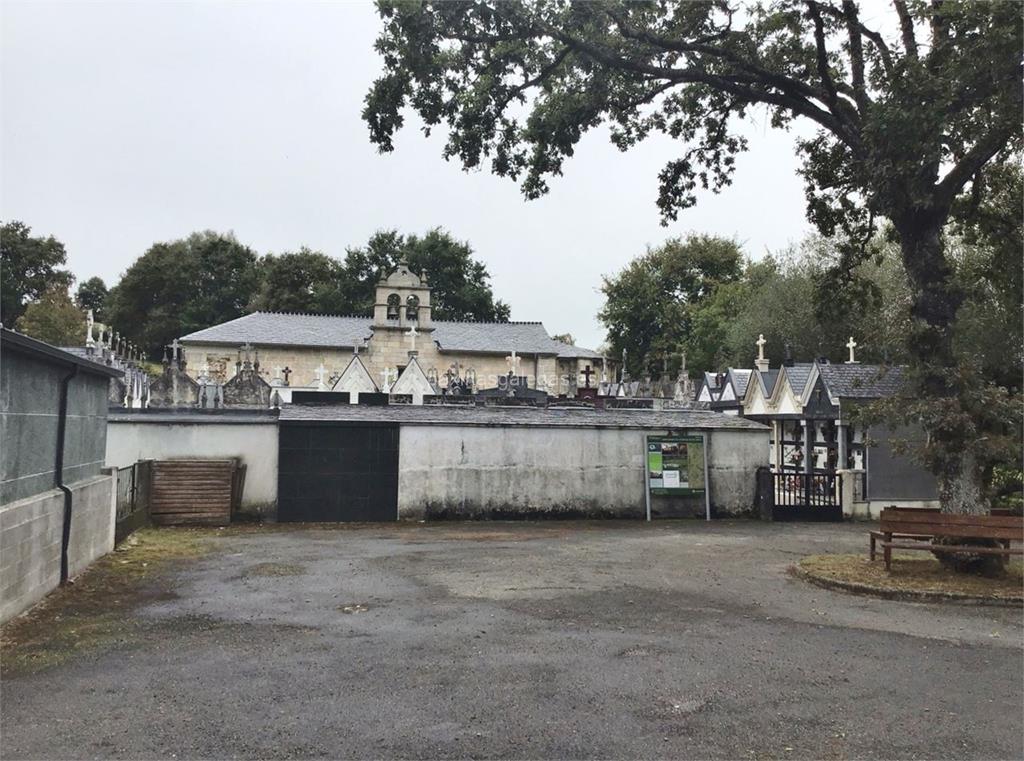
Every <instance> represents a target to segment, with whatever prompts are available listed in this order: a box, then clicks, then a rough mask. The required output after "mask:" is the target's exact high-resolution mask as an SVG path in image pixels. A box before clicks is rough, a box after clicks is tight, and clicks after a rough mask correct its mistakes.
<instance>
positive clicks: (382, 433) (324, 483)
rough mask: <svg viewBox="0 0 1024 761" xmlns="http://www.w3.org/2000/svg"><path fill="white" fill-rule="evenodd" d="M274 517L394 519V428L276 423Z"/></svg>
mask: <svg viewBox="0 0 1024 761" xmlns="http://www.w3.org/2000/svg"><path fill="white" fill-rule="evenodd" d="M279 430H280V434H279V436H280V440H279V443H280V455H279V460H278V480H277V519H278V520H279V521H281V522H301V521H393V520H397V519H398V426H397V425H395V426H390V425H376V426H350V425H310V424H308V423H286V422H283V421H282V423H281V426H280V429H279Z"/></svg>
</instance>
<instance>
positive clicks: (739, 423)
mask: <svg viewBox="0 0 1024 761" xmlns="http://www.w3.org/2000/svg"><path fill="white" fill-rule="evenodd" d="M280 419H281V421H282V422H285V423H287V422H318V421H319V422H332V421H338V422H342V421H344V422H374V421H375V422H386V423H401V424H404V425H466V426H529V427H540V428H637V429H655V430H667V429H680V428H690V429H729V430H762V429H764V426H763V425H761V424H760V423H756V422H754V421H753V420H748V419H746V418H743V417H739V416H737V415H723V414H721V413H719V412H712V411H709V410H594V409H579V408H573V409H553V408H549V407H490V406H486V407H469V406H462V405H451V406H444V405H433V404H430V405H423V406H418V405H409V404H395V405H388V406H381V407H377V406H370V405H360V404H342V405H338V406H332V407H328V406H308V407H307V406H303V405H300V404H289V405H285V406H284V407H282V408H281V415H280Z"/></svg>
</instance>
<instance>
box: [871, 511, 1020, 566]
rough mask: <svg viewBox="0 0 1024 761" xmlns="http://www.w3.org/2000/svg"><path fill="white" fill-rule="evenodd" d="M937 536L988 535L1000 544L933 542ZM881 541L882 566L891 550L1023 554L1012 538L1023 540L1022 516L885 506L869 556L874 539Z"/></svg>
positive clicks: (888, 562)
mask: <svg viewBox="0 0 1024 761" xmlns="http://www.w3.org/2000/svg"><path fill="white" fill-rule="evenodd" d="M937 536H950V537H969V538H977V539H991V540H993V541H996V542H998V543H999V544H1000V545H1001V546H999V547H976V546H973V545H961V544H940V545H936V544H932V543H931V542H932V539H934V538H935V537H937ZM879 541H880V542H881V545H882V552H883V556H884V558H885V570H887V571H889V570H891V569H892V551H893V550H922V551H925V552H976V553H978V554H982V555H1001V556H1003V557H1006V558H1008V557H1009V556H1010V555H1024V549H1022V548H1021V547H1020V546H1017V547H1016V548H1013V547H1011V546H1010V544H1011V542H1014V541H1016V542H1018V543H1020V542H1021V541H1024V518H1022V517H1021V516H1014V515H1006V514H998V515H947V514H946V513H941V512H939V511H938V510H936V509H934V508H928V509H919V508H897V507H887V508H885V509H884V510H882V515H881V519H880V523H879V528H878V530H877V531H871V532H870V542H871V550H870V552H871V559H872V560H874V559H875V545H876V542H879Z"/></svg>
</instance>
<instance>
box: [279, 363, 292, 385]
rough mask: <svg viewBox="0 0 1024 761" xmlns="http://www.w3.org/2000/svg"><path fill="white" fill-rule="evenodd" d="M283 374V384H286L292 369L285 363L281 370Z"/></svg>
mask: <svg viewBox="0 0 1024 761" xmlns="http://www.w3.org/2000/svg"><path fill="white" fill-rule="evenodd" d="M281 372H282V373H283V374H284V385H286V386H287V385H288V376H289V375H291V374H292V369H291V368H290V367H288V366H287V365H285V367H284V370H282V371H281Z"/></svg>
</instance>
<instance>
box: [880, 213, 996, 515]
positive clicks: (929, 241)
mask: <svg viewBox="0 0 1024 761" xmlns="http://www.w3.org/2000/svg"><path fill="white" fill-rule="evenodd" d="M947 216H948V214H947V212H946V211H945V210H941V209H914V210H911V211H908V212H907V213H904V214H902V215H894V220H893V221H894V224H895V226H896V230H897V232H898V233H899V235H900V249H901V253H902V256H903V264H904V267H905V268H906V271H907V275H908V276H909V278H910V283H911V286H912V289H913V292H914V304H913V307H912V316H913V317H914V318H915V319H914V327H913V329H912V332H911V336H910V346H909V350H910V356H911V360H912V364H913V370H914V377H915V380H916V381H917V383H918V387H917V388H916V389H915V390H916V393H918V394H919V395H921V396H922V397H924V398H932V399H936V400H939V399H956V398H957V397H958V395H959V391H960V389H959V388H958V387H957V386H958V384H957V377H958V374H957V368H956V359H955V357H954V355H953V325H954V321H955V320H956V315H957V311H958V310H959V308H960V305H961V304H962V303H963V300H964V296H963V293H962V292H961V291H960V289H959V288H958V287H957V285H956V284H955V283H954V282H953V270H952V268H951V267H950V266H949V262H948V261H947V259H946V251H945V244H944V242H943V239H942V228H943V225H944V224H945V222H946V218H947ZM958 406H959V405H958ZM934 428H935V430H928V431H927V433H928V436H929V443H930V446H931V447H932V448H933V450H934V452H935V453H936V454H937V455H938V456H937V457H932V458H930V460H931V462H932V463H933V472H934V473H935V475H936V477H937V478H938V481H939V504H940V505H941V508H942V511H943V512H945V513H954V514H984V513H988V512H989V505H988V500H987V499H986V495H985V486H984V483H985V479H984V475H985V474H984V469H983V468H982V467H980V466H979V465H978V463H977V460H976V458H975V456H974V454H973V452H971V450H970V446H969V444H970V442H967V441H962V440H959V439H958V438H957V433H956V430H957V428H956V427H955V426H954V427H952V430H950V429H948V428H945V427H942V426H935V427H934Z"/></svg>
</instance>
